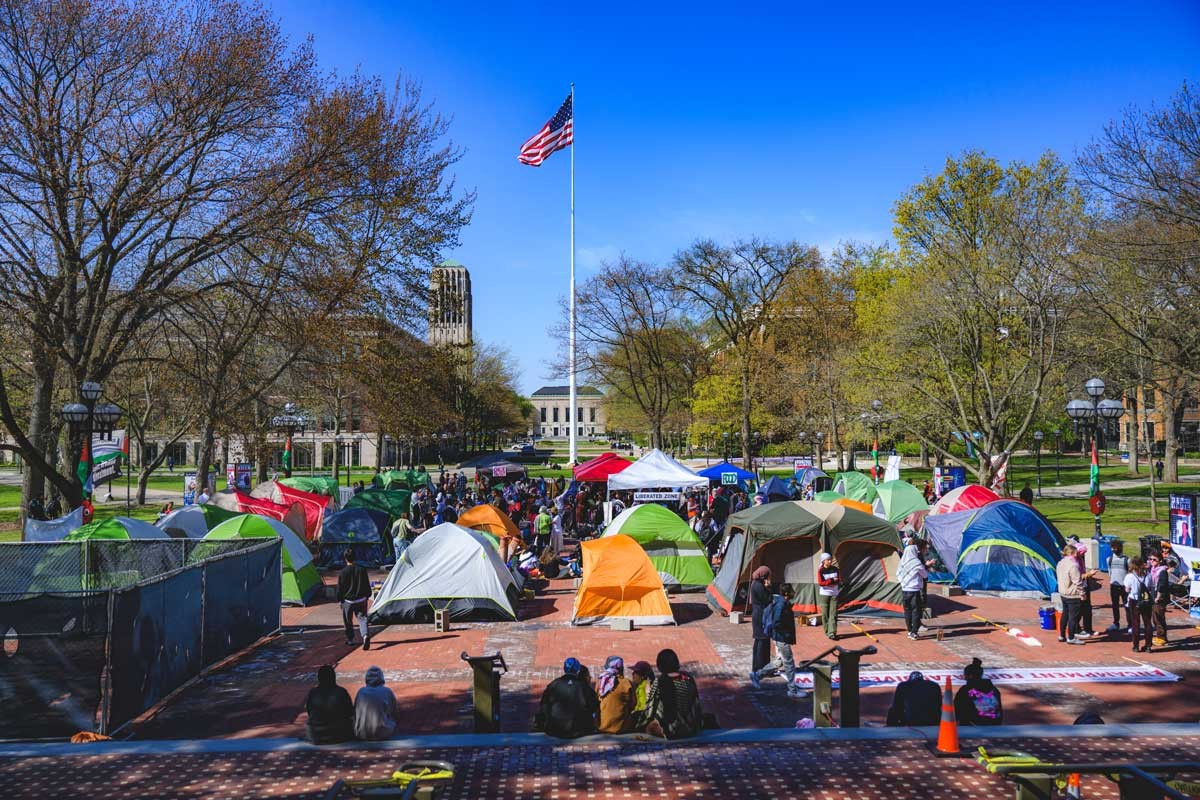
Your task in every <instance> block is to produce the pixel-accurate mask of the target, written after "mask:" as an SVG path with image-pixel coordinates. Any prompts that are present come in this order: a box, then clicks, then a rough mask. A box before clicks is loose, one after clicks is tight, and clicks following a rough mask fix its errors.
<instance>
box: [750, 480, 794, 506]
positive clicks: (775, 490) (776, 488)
mask: <svg viewBox="0 0 1200 800" xmlns="http://www.w3.org/2000/svg"><path fill="white" fill-rule="evenodd" d="M758 493H759V494H761V495H762V496H763V497H765V498H767V502H768V503H778V502H780V501H782V500H795V499H796V495H795V492H793V491H792V487H791V486H790V485H789V484H788V482H787V481H785V480H783V479H782V478H780V477H778V476H775V477H773V478H771V480H769V481H767V482H766V483H764V484H763V485H762V487H761V488H760V489H759V490H758Z"/></svg>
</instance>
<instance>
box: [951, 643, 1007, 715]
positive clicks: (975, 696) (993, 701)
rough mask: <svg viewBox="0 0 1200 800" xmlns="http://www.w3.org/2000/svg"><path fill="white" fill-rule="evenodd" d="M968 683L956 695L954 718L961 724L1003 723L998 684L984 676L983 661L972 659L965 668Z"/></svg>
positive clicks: (964, 672) (1002, 707)
mask: <svg viewBox="0 0 1200 800" xmlns="http://www.w3.org/2000/svg"><path fill="white" fill-rule="evenodd" d="M963 678H965V679H966V683H964V684H963V685H962V688H960V689H959V690H958V693H957V694H955V695H954V718H955V719H956V720H958V724H960V725H1003V724H1004V706H1003V704H1002V703H1001V702H1000V690H999V689H997V688H996V684H994V683H992V682H991V681H990V680H988V679H987V678H985V677H983V662H982V661H980V660H979V659H978V658H973V659H971V663H970V664H967V666H966V668H965V669H963Z"/></svg>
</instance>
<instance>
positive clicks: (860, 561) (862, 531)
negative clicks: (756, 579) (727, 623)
mask: <svg viewBox="0 0 1200 800" xmlns="http://www.w3.org/2000/svg"><path fill="white" fill-rule="evenodd" d="M725 531H726V536H727V543H726V551H725V558H724V560H723V561H722V562H721V569H720V571H719V572H718V573H717V576H716V578H714V579H713V582H712V583H711V584H709V587H708V602H709V604H710V605H712V606H713V607H714V608H716V609H718V610H719V611H722V612H724V613H726V614H727V613H729V612H730V611H732V610H733V609H734V608H736V607H741V606H743V605H744V595H745V591H746V587H747V585H748V584H749V580H750V574H751V573H752V572H753V571H754V570H755V569H757V568H758V567H760V566H767V567H770V568H771V572H772V574H773V575H774V577H775V580H776V581H777V582H779V583H790V584H792V586H793V587H794V588H795V590H796V597H795V601H794V608H795V609H796V610H797V611H800V612H803V613H815V612H816V611H817V568H818V567H819V566H820V564H818V563H817V555H818V554H819V553H821V552H828V553H831V554H832V555H833V557H834V558H835V559H836V560H837V562H838V566H839V567H840V568H841V571H842V590H841V593H840V594H839V595H838V610H839V613H841V612H845V613H849V614H880V613H884V614H899V613H902V609H903V606H902V604H901V592H900V585H899V584H898V583H896V579H895V577H894V576H895V574H896V567H897V566H898V565H899V552H900V537H899V535H898V534H897V533H896V528H895V526H893V525H890V524H889V523H888V522H886V521H885V520H881V519H879V518H878V517H876V516H874V515H872V514H869V513H866V512H863V511H858V510H855V509H853V508H847V507H845V506H842V505H837V504H835V503H821V502H813V501H808V502H803V501H793V502H788V503H768V504H765V505H761V506H753V507H751V508H748V509H745V510H743V511H739V512H738V513H736V514H734V515H732V516H730V517H729V519H728V521H727V522H726V523H725Z"/></svg>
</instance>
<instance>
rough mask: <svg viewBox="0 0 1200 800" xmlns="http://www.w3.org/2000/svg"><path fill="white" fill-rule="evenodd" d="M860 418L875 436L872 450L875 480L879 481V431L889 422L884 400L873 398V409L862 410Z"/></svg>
mask: <svg viewBox="0 0 1200 800" xmlns="http://www.w3.org/2000/svg"><path fill="white" fill-rule="evenodd" d="M859 418H860V419H861V420H862V422H863V425H865V426H867V428H868V429H870V431H871V434H872V435H873V436H874V439H873V441H872V448H871V452H872V454H873V457H874V459H875V469H874V475H875V482H876V483H879V432H880V431H882V430H883V429H884V427H885V424H886V422H887V418H886V417H885V416H884V415H883V401H882V400H872V401H871V410H870V411H864V412H862V414H860V415H859Z"/></svg>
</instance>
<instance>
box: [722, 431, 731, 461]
mask: <svg viewBox="0 0 1200 800" xmlns="http://www.w3.org/2000/svg"><path fill="white" fill-rule="evenodd" d="M721 460H722V461H726V462H727V461H729V431H723V432H722V433H721Z"/></svg>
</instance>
